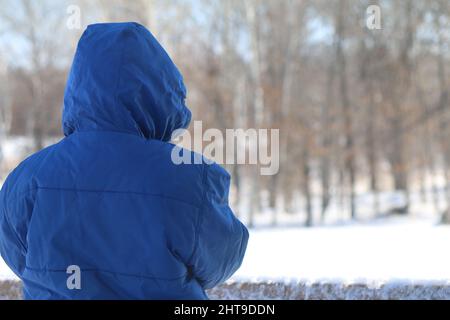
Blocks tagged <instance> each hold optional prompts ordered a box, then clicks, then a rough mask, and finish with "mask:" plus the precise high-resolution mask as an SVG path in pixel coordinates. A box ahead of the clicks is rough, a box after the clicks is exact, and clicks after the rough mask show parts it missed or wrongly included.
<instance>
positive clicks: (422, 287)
mask: <svg viewBox="0 0 450 320" xmlns="http://www.w3.org/2000/svg"><path fill="white" fill-rule="evenodd" d="M209 297H210V298H211V299H239V300H246V299H261V300H265V299H272V300H277V299H284V300H386V299H393V300H417V299H420V300H424V299H437V300H448V299H450V283H438V282H435V283H433V282H422V283H413V282H409V281H392V282H389V283H386V284H381V285H377V286H373V285H370V284H368V283H339V282H337V283H331V282H328V283H327V282H313V283H309V282H302V281H299V282H291V283H286V282H265V281H263V282H229V283H227V284H225V285H222V286H220V287H218V288H214V289H212V290H210V291H209Z"/></svg>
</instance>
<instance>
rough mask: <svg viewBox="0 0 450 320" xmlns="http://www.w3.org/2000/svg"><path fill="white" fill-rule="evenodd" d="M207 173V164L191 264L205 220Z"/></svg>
mask: <svg viewBox="0 0 450 320" xmlns="http://www.w3.org/2000/svg"><path fill="white" fill-rule="evenodd" d="M206 174H207V166H206V165H203V170H202V188H203V189H202V197H201V199H202V202H201V205H200V208H199V212H198V217H197V221H196V223H195V227H194V249H193V250H192V254H191V256H190V257H189V260H188V261H189V264H190V265H191V264H192V259H194V256H195V254H196V252H197V248H198V243H199V241H200V240H199V238H200V234H199V233H200V225H201V223H202V221H203V210H204V207H205V201H206Z"/></svg>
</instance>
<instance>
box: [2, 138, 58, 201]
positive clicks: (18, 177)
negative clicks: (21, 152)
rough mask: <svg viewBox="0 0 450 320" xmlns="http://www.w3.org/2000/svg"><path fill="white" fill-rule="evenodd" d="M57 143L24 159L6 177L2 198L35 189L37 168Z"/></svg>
mask: <svg viewBox="0 0 450 320" xmlns="http://www.w3.org/2000/svg"><path fill="white" fill-rule="evenodd" d="M57 144H58V143H56V144H53V145H50V146H48V147H46V148H44V149H42V150H40V151H38V152H36V153H33V154H32V155H30V156H28V157H27V158H25V159H24V160H23V161H22V162H20V163H19V164H18V165H17V167H16V168H15V169H13V170H12V171H11V173H10V174H9V175H8V176H7V178H6V180H5V182H4V183H3V186H2V189H1V193H2V198H3V197H4V196H6V195H8V194H21V193H24V192H26V191H29V190H32V189H33V188H35V187H36V185H35V179H34V177H35V176H36V174H37V173H38V172H39V168H40V167H41V166H42V163H43V162H44V161H45V159H46V158H47V156H48V154H49V153H50V152H52V150H53V149H54V148H55V147H56V145H57Z"/></svg>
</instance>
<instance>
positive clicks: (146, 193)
mask: <svg viewBox="0 0 450 320" xmlns="http://www.w3.org/2000/svg"><path fill="white" fill-rule="evenodd" d="M39 189H41V190H59V191H74V192H92V193H122V194H134V195H142V196H150V197H160V198H165V199H169V200H175V201H178V202H182V203H184V204H187V205H190V206H192V207H194V208H197V209H198V208H199V205H196V204H194V203H192V202H189V201H186V200H182V199H179V198H176V197H171V196H167V195H164V194H160V193H148V192H139V191H121V190H100V189H98V190H96V189H77V188H58V187H43V186H36V187H32V188H29V189H27V190H23V192H22V193H21V194H19V195H17V196H16V197H18V196H21V195H23V194H26V193H27V192H31V191H34V190H39Z"/></svg>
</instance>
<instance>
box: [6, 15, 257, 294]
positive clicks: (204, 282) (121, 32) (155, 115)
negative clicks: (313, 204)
mask: <svg viewBox="0 0 450 320" xmlns="http://www.w3.org/2000/svg"><path fill="white" fill-rule="evenodd" d="M185 98H186V88H185V86H184V84H183V79H182V76H181V74H180V72H179V71H178V69H177V68H176V66H175V65H174V63H173V62H172V61H171V59H170V58H169V56H168V55H167V53H166V52H165V51H164V49H163V48H162V47H161V45H160V44H159V43H158V41H157V40H156V39H155V38H154V37H153V36H152V34H151V33H150V32H149V31H148V30H147V29H146V28H145V27H143V26H142V25H140V24H137V23H131V22H129V23H102V24H94V25H90V26H88V28H87V29H86V30H85V32H84V33H83V35H82V37H81V39H80V41H79V44H78V47H77V51H76V54H75V57H74V61H73V65H72V68H71V71H70V74H69V77H68V81H67V86H66V90H65V95H64V108H63V115H62V127H63V131H64V136H65V137H64V138H63V139H62V140H61V141H60V142H58V143H56V144H54V145H51V146H49V147H47V148H45V149H43V150H41V151H39V152H37V153H35V154H33V155H32V156H30V157H29V158H27V159H26V160H24V161H23V162H22V163H21V164H20V165H19V166H18V167H17V168H16V169H14V171H13V172H12V173H11V174H10V175H9V176H8V178H7V179H6V181H5V183H4V185H3V187H2V189H1V193H0V252H1V255H2V257H3V259H4V260H5V262H6V263H7V264H8V265H9V267H10V268H11V269H12V270H13V271H14V272H15V274H17V276H18V277H19V278H20V279H22V280H23V284H24V297H25V298H27V299H207V295H206V293H205V289H209V288H212V287H214V286H216V285H218V284H220V283H222V282H223V281H225V280H226V279H228V278H229V277H230V276H231V275H232V274H233V273H234V272H235V271H236V270H237V269H238V268H239V267H240V265H241V263H242V260H243V257H244V253H245V250H246V247H247V241H248V231H247V229H246V228H245V227H244V225H243V224H242V223H241V222H240V221H239V220H238V219H237V218H236V217H235V216H234V214H233V212H232V210H231V209H230V207H229V205H228V190H229V185H230V176H229V174H228V173H227V172H226V171H225V170H224V169H222V168H221V167H220V166H219V165H217V164H208V163H206V162H203V163H202V164H178V165H177V164H174V163H173V161H172V160H171V152H172V149H173V148H174V145H173V144H171V143H169V142H168V141H170V138H171V135H172V132H174V130H176V129H180V128H186V127H187V126H188V125H189V122H190V120H191V113H190V111H189V110H188V108H187V107H186V105H185ZM183 152H190V151H187V150H184V151H183ZM190 154H191V155H192V156H194V153H190ZM72 271H73V274H72ZM76 271H78V272H76ZM74 276H76V277H77V278H73V279H76V280H75V281H74V284H75V285H71V284H73V283H71V281H69V280H71V279H70V278H71V277H74Z"/></svg>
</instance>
